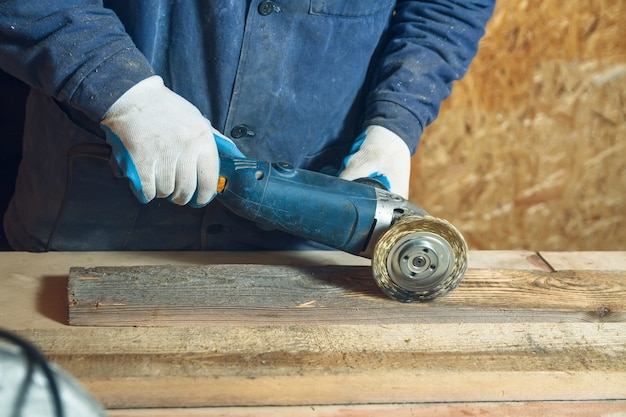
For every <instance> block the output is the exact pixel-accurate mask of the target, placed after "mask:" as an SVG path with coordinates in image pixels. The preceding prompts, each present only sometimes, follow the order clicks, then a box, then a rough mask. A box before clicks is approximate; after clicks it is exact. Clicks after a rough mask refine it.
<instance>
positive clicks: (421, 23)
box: [364, 0, 495, 153]
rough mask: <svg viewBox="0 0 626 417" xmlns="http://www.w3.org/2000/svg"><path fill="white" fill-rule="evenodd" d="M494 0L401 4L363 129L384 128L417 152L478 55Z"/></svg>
mask: <svg viewBox="0 0 626 417" xmlns="http://www.w3.org/2000/svg"><path fill="white" fill-rule="evenodd" d="M494 6H495V0H432V1H412V0H404V1H402V0H399V1H398V2H397V5H396V11H395V13H394V16H393V17H392V21H391V25H390V28H389V37H388V40H387V44H386V46H385V48H384V50H383V53H382V57H381V59H380V61H379V64H378V68H377V69H376V73H375V76H374V84H373V85H372V88H371V90H370V92H369V94H368V97H367V102H366V109H365V121H364V125H365V126H368V125H373V124H375V125H380V126H384V127H386V128H388V129H389V130H391V131H393V132H394V133H396V134H397V135H399V136H400V137H401V138H403V139H404V140H405V141H406V142H407V144H408V145H409V148H410V149H411V152H412V153H413V152H415V149H416V148H417V144H418V141H419V138H420V136H421V134H422V132H423V130H424V128H425V127H426V126H427V125H428V124H429V123H431V122H432V121H433V120H434V119H435V118H436V117H437V115H438V113H439V107H440V104H441V102H442V101H443V100H444V99H445V98H446V97H448V96H449V95H450V92H451V89H452V83H453V82H454V81H455V80H458V79H460V78H462V77H463V76H464V75H465V73H466V72H467V69H468V67H469V65H470V62H471V61H472V59H473V58H474V56H475V55H476V52H477V49H478V42H479V40H480V38H481V37H482V36H483V35H484V32H485V25H486V24H487V22H488V20H489V19H490V18H491V15H492V14H493V9H494Z"/></svg>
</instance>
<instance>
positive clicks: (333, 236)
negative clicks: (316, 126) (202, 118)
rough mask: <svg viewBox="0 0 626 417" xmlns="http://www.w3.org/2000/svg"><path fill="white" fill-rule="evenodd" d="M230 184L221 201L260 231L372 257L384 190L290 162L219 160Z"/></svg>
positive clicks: (220, 197) (221, 191) (238, 159)
mask: <svg viewBox="0 0 626 417" xmlns="http://www.w3.org/2000/svg"><path fill="white" fill-rule="evenodd" d="M220 175H221V176H222V177H224V178H225V179H226V183H225V186H224V187H223V189H221V190H220V192H219V193H218V196H217V199H218V200H219V201H220V202H221V203H222V204H224V205H225V206H226V207H228V208H229V209H230V210H232V211H233V212H234V213H236V214H237V215H239V216H241V217H244V218H246V219H248V220H252V221H255V222H257V223H258V224H259V225H260V226H261V227H267V228H268V229H278V230H281V231H284V232H287V233H289V234H292V235H295V236H299V237H303V238H306V239H310V240H313V241H316V242H318V243H322V244H324V245H327V246H330V247H332V248H335V249H339V250H342V251H344V252H348V253H352V254H356V255H362V256H367V253H366V251H367V247H368V244H369V242H370V240H371V237H372V234H373V232H374V229H375V226H376V222H377V216H376V211H377V205H378V204H377V201H378V199H379V191H378V190H377V189H376V188H375V187H372V186H370V185H365V184H361V183H358V182H353V181H345V180H342V179H339V178H337V177H334V176H330V175H326V174H321V173H318V172H313V171H307V170H300V169H296V168H294V167H293V166H291V165H290V164H289V163H286V162H277V163H268V162H261V161H257V160H252V159H245V158H230V157H226V156H222V157H221V158H220Z"/></svg>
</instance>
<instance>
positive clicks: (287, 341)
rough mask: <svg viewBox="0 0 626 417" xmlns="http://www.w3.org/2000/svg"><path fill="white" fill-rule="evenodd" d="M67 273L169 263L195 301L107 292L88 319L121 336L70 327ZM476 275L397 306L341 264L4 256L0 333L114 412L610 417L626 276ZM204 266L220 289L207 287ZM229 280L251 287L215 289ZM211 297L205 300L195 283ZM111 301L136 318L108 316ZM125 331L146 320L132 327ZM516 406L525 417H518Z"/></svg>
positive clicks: (279, 257) (501, 255)
mask: <svg viewBox="0 0 626 417" xmlns="http://www.w3.org/2000/svg"><path fill="white" fill-rule="evenodd" d="M3 255H4V256H3ZM39 255H41V256H39ZM584 256H585V255H584V254H576V257H582V258H584ZM595 257H597V254H595V255H594V258H595ZM561 259H562V260H563V262H569V261H568V257H567V256H566V255H562V256H561ZM583 261H584V260H583ZM249 262H252V263H254V264H255V265H265V266H250V265H249V264H248V263H249ZM226 263H230V265H224V264H226ZM76 265H79V266H82V267H84V268H88V269H89V270H90V271H91V272H93V271H94V270H92V269H91V268H96V269H95V271H97V270H99V267H98V265H100V266H107V267H120V266H123V267H124V268H135V267H136V266H137V265H144V266H150V265H151V266H158V267H159V268H160V269H161V270H162V269H163V268H166V269H168V268H171V267H170V266H167V265H174V266H177V267H180V268H182V270H183V271H187V273H188V274H191V275H192V276H193V274H200V275H199V276H198V279H196V280H193V279H189V280H188V281H187V282H188V283H187V284H185V285H186V286H187V287H185V285H183V286H182V287H180V280H179V279H178V278H176V279H173V278H172V277H169V281H168V279H166V278H167V277H164V279H163V281H162V283H161V284H160V285H162V287H159V286H156V287H154V288H148V287H146V285H137V288H136V289H133V288H132V286H130V287H129V286H128V285H127V284H128V282H123V281H118V282H117V283H115V284H114V281H110V282H109V281H108V278H107V279H105V280H104V281H106V282H107V284H106V285H110V286H112V288H111V290H110V291H109V290H107V291H106V294H108V296H111V297H113V295H114V298H111V299H108V298H100V296H95V297H91V296H90V297H91V298H93V299H96V300H98V302H99V303H100V304H99V306H98V307H97V308H93V305H91V304H89V303H86V304H84V308H86V309H92V310H99V311H98V312H97V313H93V314H94V315H97V314H101V312H102V311H104V312H105V314H104V316H106V317H107V320H109V319H110V317H117V319H119V318H120V317H124V320H126V322H125V325H124V326H121V325H115V326H104V325H97V326H96V325H90V326H68V325H67V323H66V321H65V320H66V318H67V317H66V316H67V311H68V297H67V295H68V291H67V289H68V282H69V277H68V272H69V269H70V267H71V266H76ZM470 265H471V269H470V271H469V272H468V275H467V277H466V280H464V282H463V283H462V285H461V286H460V287H459V288H458V289H457V290H455V291H454V292H452V293H451V294H449V295H448V296H447V297H444V298H441V299H438V300H436V301H435V302H432V303H427V304H411V305H407V304H401V303H397V302H394V301H391V300H388V299H386V298H385V297H384V296H382V295H380V293H379V292H378V290H377V288H376V287H375V285H374V284H373V282H372V280H371V278H369V272H368V268H367V265H366V264H364V263H363V262H362V260H359V259H354V258H353V257H346V258H343V257H341V256H340V254H336V253H335V254H327V253H324V254H317V253H301V254H276V256H275V257H273V256H272V254H267V253H262V254H261V253H250V254H246V256H245V257H244V258H242V257H241V255H240V254H239V255H237V254H192V253H185V254H174V253H158V254H157V253H135V254H131V253H49V254H22V253H12V254H0V326H2V327H4V328H7V329H10V330H13V331H15V332H17V333H19V334H21V335H22V336H24V337H26V338H27V339H29V340H31V341H32V342H33V343H35V344H36V345H37V346H38V347H40V349H42V350H43V352H44V353H45V354H46V356H47V357H48V358H49V359H51V360H52V361H53V362H55V363H57V364H58V365H60V366H61V367H63V368H64V369H66V370H67V371H68V372H70V373H71V374H73V375H74V376H76V377H77V378H78V379H79V380H80V381H81V382H82V383H83V384H84V385H85V386H86V387H87V388H88V389H89V390H90V391H91V392H92V393H93V394H94V395H95V396H96V397H97V398H98V399H100V401H101V402H102V403H103V404H104V405H105V406H106V407H107V408H110V409H125V410H127V409H129V408H137V409H142V408H143V409H151V410H155V409H156V410H155V414H154V415H156V416H170V415H171V416H172V417H177V416H185V415H188V416H193V415H204V414H202V413H203V412H204V411H207V412H206V415H225V416H228V415H233V416H238V415H245V416H247V415H250V416H252V415H259V416H263V415H277V416H281V414H272V412H271V411H268V410H272V409H275V407H274V406H280V407H279V408H280V410H283V411H285V410H286V411H285V413H286V414H285V413H284V414H282V415H294V416H299V415H303V416H307V415H308V414H306V413H304V411H303V414H299V413H300V411H302V410H306V409H308V410H312V409H311V407H313V408H315V409H316V410H319V412H320V413H322V414H318V415H321V416H327V415H339V416H361V415H362V416H370V415H383V416H384V415H392V414H393V415H399V416H403V415H407V416H408V415H416V416H420V415H434V416H437V415H458V414H459V413H463V414H468V413H469V415H471V413H474V414H477V415H487V416H489V415H513V416H514V415H524V416H532V415H547V416H550V415H571V416H579V415H591V416H593V415H596V414H594V412H597V415H612V414H615V413H619V410H620V407H621V406H622V405H623V402H624V401H626V323H624V316H623V313H624V297H623V290H624V275H623V274H624V271H626V265H624V267H623V268H621V267H620V265H621V264H620V263H618V264H616V265H617V267H618V268H616V269H613V270H602V269H601V268H592V269H589V268H588V269H587V270H557V271H554V269H555V268H554V267H553V266H549V265H550V260H549V259H547V258H546V257H544V256H543V255H542V254H541V253H539V254H537V253H535V252H497V253H494V252H484V253H482V252H478V253H476V254H475V255H474V256H471V257H470ZM290 266H291V267H295V268H291V267H290ZM183 267H184V268H183ZM207 267H208V268H209V269H210V270H211V269H212V270H214V271H221V272H220V274H219V276H220V277H221V278H220V279H221V281H220V279H214V278H210V277H209V279H207V278H206V268H207ZM235 267H237V268H239V271H241V270H242V268H243V269H246V268H247V269H248V272H246V273H245V274H243V275H244V277H243V278H242V276H241V274H239V275H237V274H235V275H232V276H231V275H228V274H226V275H224V272H232V271H235V270H237V269H236V268H235ZM286 267H287V269H286V270H285V269H281V268H286ZM224 268H225V269H224ZM233 268H235V269H233ZM275 268H278V271H281V270H282V272H281V273H276V271H277V270H276V269H275ZM619 268H621V269H619ZM118 269H119V268H118ZM249 269H252V270H253V271H252V272H250V271H249ZM156 270H158V269H156ZM294 270H295V271H297V273H296V272H294ZM190 271H193V272H190ZM263 271H266V272H263ZM268 271H270V272H271V273H268ZM272 271H273V272H272ZM251 273H252V274H253V275H250V274H251ZM201 274H204V275H201ZM79 275H80V274H79ZM157 276H159V274H157ZM200 276H202V277H203V278H202V279H200V278H199V277H200ZM83 277H91V279H86V280H84V283H91V284H94V283H95V282H96V280H94V279H93V278H94V277H96V275H94V274H84V275H83ZM253 277H254V278H255V279H253ZM259 277H260V278H259ZM264 277H265V278H264ZM151 279H152V278H151ZM207 281H209V282H207ZM137 283H138V284H140V283H141V280H140V279H138V280H137ZM209 284H210V285H211V286H212V287H211V288H212V291H213V293H207V292H205V287H197V286H196V285H204V286H207V285H209ZM81 285H82V284H81ZM113 287H115V288H113ZM138 289H140V291H142V293H141V294H139V293H137V292H136V291H138ZM92 290H95V289H94V288H91V289H90V291H92ZM229 291H230V292H229ZM172 292H174V293H180V297H179V298H178V300H179V301H181V302H184V303H186V304H185V305H182V304H181V305H176V306H173V305H171V303H170V304H169V305H167V306H165V307H167V308H164V306H163V304H162V301H163V299H159V297H162V296H163V295H164V294H170V293H172ZM185 292H186V295H185ZM85 294H87V293H85ZM92 295H94V293H92ZM170 295H171V294H170ZM90 297H75V299H76V301H77V304H76V305H77V306H78V305H79V301H80V300H86V299H88V298H90ZM119 297H126V298H125V300H126V301H127V302H128V303H130V302H131V301H132V302H138V303H139V302H142V303H144V304H136V305H134V306H132V308H130V305H124V306H121V305H111V306H106V304H107V303H113V304H115V303H116V302H117V303H118V304H119V300H120V298H119ZM167 299H169V300H172V297H169V296H168V297H167ZM116 300H117V301H116ZM159 300H160V301H159ZM189 300H195V301H194V303H195V304H190V302H189ZM145 301H149V302H148V303H145ZM313 301H314V302H313ZM80 302H82V301H80ZM109 307H110V308H111V309H118V310H117V312H116V313H114V315H113V316H111V313H112V310H106V311H105V310H102V309H105V308H109ZM600 307H603V308H600ZM81 308H82V307H81ZM148 312H150V313H149V314H148ZM172 312H176V314H172ZM64 314H65V316H64ZM90 314H91V313H90ZM150 315H152V316H154V317H152V316H150ZM132 316H142V317H140V318H141V320H137V323H135V324H133V325H132V326H131V325H130V322H131V321H132ZM63 317H65V318H63ZM129 317H131V319H129ZM150 320H151V321H150ZM109 324H110V323H109ZM487 403H488V404H494V405H493V408H489V407H488V406H487V405H486V404H487ZM520 403H524V404H527V405H528V408H527V410H529V411H528V412H527V413H524V412H522V413H521V414H520V413H517V411H519V410H520V409H522V410H523V408H516V406H517V405H519V404H520ZM579 404H580V407H577V405H579ZM338 405H339V406H338ZM482 405H485V407H482ZM593 405H598V406H599V408H594V407H593ZM303 406H306V407H303ZM413 406H415V407H413ZM429 406H430V407H435V408H428V407H429ZM439 406H440V408H439ZM509 406H510V407H509ZM176 407H185V410H180V409H179V410H176V409H175V408H176ZM189 407H191V409H190V408H189ZM201 407H246V408H245V409H243V408H241V409H236V408H228V409H224V408H222V409H219V408H209V409H206V408H205V409H202V408H201ZM267 407H270V408H267ZM294 407H295V408H294ZM332 407H340V410H339V409H336V408H332ZM407 407H408V408H407ZM412 407H413V408H412ZM423 407H426V408H423ZM611 407H613V408H611ZM163 408H168V409H171V408H174V410H159V409H163ZM194 408H195V410H194ZM216 410H217V411H216ZM219 410H222V411H223V414H219V413H220V412H222V411H219ZM246 410H247V411H248V412H249V413H248V414H245V411H246ZM389 410H391V411H389ZM423 410H427V411H423ZM494 410H496V411H494ZM497 410H500V411H501V413H500V414H498V412H497ZM516 410H517V411H516ZM558 410H561V411H563V414H559V413H558V412H557V411H558ZM581 410H583V411H588V412H589V413H587V414H585V413H583V412H582V411H581ZM170 411H172V414H168V413H169V412H170ZM213 411H215V412H214V413H212V412H213ZM239 411H241V412H240V413H239V414H237V412H239ZM289 411H295V413H293V414H290V413H289ZM335 411H337V413H336V414H335ZM126 412H128V413H130V414H128V415H129V416H131V417H132V415H133V413H138V414H137V415H138V416H140V415H142V414H141V413H144V414H143V415H146V413H148V414H149V413H150V412H149V411H146V410H138V411H123V412H122V411H120V413H126ZM230 412H232V413H234V414H232V413H231V414H229V413H230ZM323 412H326V414H324V413H323ZM429 412H430V413H429ZM185 413H188V414H185ZM211 413H212V414H211ZM263 413H265V414H263ZM377 413H382V414H377ZM385 413H387V414H385ZM420 413H421V414H420ZM446 413H448V414H446ZM489 413H491V414H489ZM516 413H517V414H516ZM532 413H534V414H532ZM550 413H552V414H550ZM577 413H578V414H577ZM602 413H604V414H602ZM312 415H315V414H312ZM616 415H619V414H616ZM121 416H124V414H121Z"/></svg>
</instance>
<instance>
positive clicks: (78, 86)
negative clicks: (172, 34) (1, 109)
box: [0, 0, 153, 122]
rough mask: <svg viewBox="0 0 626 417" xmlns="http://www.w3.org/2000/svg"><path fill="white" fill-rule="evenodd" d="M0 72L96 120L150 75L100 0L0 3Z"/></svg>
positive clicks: (7, 1)
mask: <svg viewBox="0 0 626 417" xmlns="http://www.w3.org/2000/svg"><path fill="white" fill-rule="evenodd" d="M0 68H1V69H2V70H4V71H6V72H7V73H9V74H11V75H13V76H15V77H17V78H19V79H21V80H22V81H24V82H25V83H27V84H29V85H30V86H31V87H33V88H36V89H39V90H41V91H42V92H44V93H45V94H48V95H50V96H51V97H53V98H55V99H56V100H58V101H60V102H63V103H67V104H69V105H70V106H72V107H74V108H76V109H78V110H80V111H82V112H83V113H85V114H86V115H87V116H89V117H90V118H91V119H93V120H94V121H96V122H99V121H100V120H101V118H102V116H103V115H104V113H105V112H106V111H107V110H108V108H109V107H110V106H111V105H112V104H113V102H115V100H117V98H119V97H120V96H121V95H122V94H123V93H124V92H126V91H127V90H128V89H129V88H130V87H132V86H133V85H135V84H136V83H138V82H139V81H141V80H143V79H144V78H147V77H148V76H150V75H152V74H153V70H152V68H151V66H150V64H149V63H148V62H147V60H146V59H145V57H144V56H143V54H142V53H141V52H140V51H138V50H137V48H136V47H135V45H134V44H133V42H132V40H131V39H130V37H129V36H128V35H127V34H126V32H125V30H124V27H123V25H122V23H121V22H120V21H119V19H118V18H117V16H116V15H115V14H114V13H113V12H112V11H111V10H108V9H106V8H104V6H103V4H102V1H101V0H100V1H98V0H54V1H45V2H42V1H40V0H2V1H0Z"/></svg>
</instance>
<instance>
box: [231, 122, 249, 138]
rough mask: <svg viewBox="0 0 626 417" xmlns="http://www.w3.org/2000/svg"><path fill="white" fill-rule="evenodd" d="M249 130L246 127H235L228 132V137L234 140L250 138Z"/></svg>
mask: <svg viewBox="0 0 626 417" xmlns="http://www.w3.org/2000/svg"><path fill="white" fill-rule="evenodd" d="M250 133H251V132H250V130H248V126H246V125H237V126H235V127H233V128H232V129H231V130H230V136H231V137H232V138H234V139H239V138H243V137H244V136H251V135H250Z"/></svg>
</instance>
